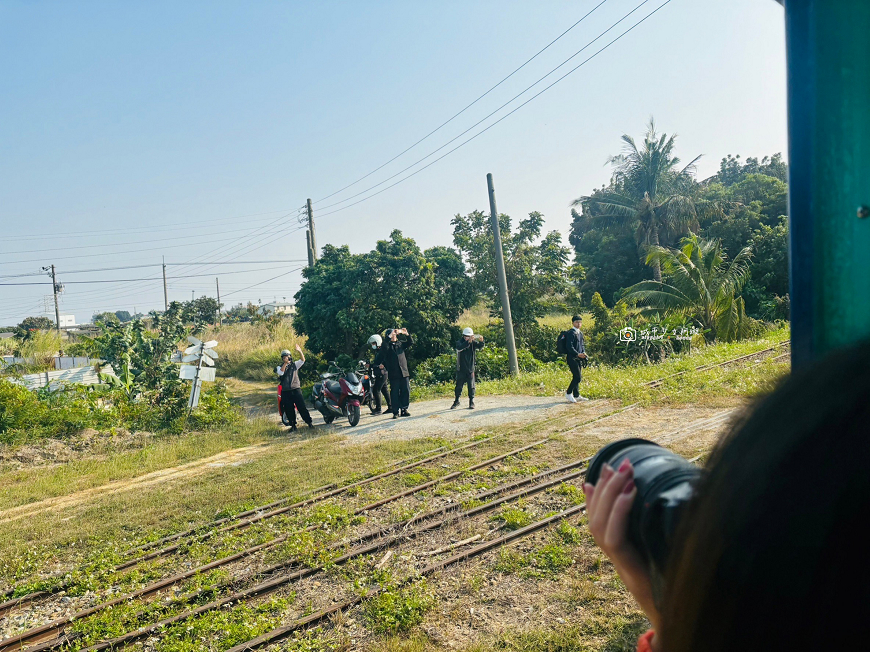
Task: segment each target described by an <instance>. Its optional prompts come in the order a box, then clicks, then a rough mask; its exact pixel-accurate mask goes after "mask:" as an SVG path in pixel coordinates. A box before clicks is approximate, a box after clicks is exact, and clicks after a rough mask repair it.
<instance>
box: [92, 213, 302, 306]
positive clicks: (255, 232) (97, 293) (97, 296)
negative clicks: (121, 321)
mask: <svg viewBox="0 0 870 652" xmlns="http://www.w3.org/2000/svg"><path fill="white" fill-rule="evenodd" d="M289 215H290V214H287V215H282V216H281V217H279V218H278V219H277V220H274V221H272V222H271V223H269V224H267V225H265V226H261V227H258V228H256V229H254V230H253V232H251V233H249V234H248V235H246V236H244V237H242V238H241V240H239V239H236V238H234V239H233V240H234V242H235V243H236V244H235V245H229V244H227V245H223V246H221V247H218V248H217V249H216V250H213V251H210V252H206V253H205V254H201V255H199V256H197V257H195V258H193V259H191V260H190V261H188V262H187V263H178V264H177V265H179V266H180V267H181V268H182V269H183V268H184V267H187V266H188V265H192V264H194V263H196V264H202V263H200V262H198V261H199V259H202V258H204V257H207V256H214V255H216V254H218V253H219V252H221V251H222V250H224V249H227V248H229V251H228V252H227V253H232V252H233V251H235V250H237V249H238V248H239V247H240V246H241V247H244V246H245V245H244V244H241V243H244V242H245V241H246V240H249V239H251V238H256V237H257V236H258V235H261V234H260V233H258V232H262V231H263V230H264V229H269V228H270V227H274V226H276V225H278V222H283V221H284V219H285V218H286V217H288V216H289ZM277 228H283V224H281V225H278V226H277ZM273 234H274V231H270V232H269V233H268V234H267V237H272V236H273ZM211 262H217V261H205V263H211ZM139 289H143V285H142V283H138V284H137V285H134V286H132V287H129V288H126V289H125V290H124V291H122V292H120V293H118V292H109V293H108V294H106V293H104V292H102V291H95V292H83V293H78V296H79V297H84V296H85V295H87V294H90V295H92V300H98V299H101V300H102V299H105V300H108V299H115V298H118V297H123V296H126V295H127V294H129V293H130V292H132V291H135V290H139Z"/></svg>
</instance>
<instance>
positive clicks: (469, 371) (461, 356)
mask: <svg viewBox="0 0 870 652" xmlns="http://www.w3.org/2000/svg"><path fill="white" fill-rule="evenodd" d="M482 348H483V336H482V335H475V334H474V331H473V330H471V329H470V328H464V329H463V330H462V339H461V340H459V342H457V343H456V389H455V392H454V395H455V399H454V401H453V405H451V406H450V409H451V410H455V409H456V408H457V407H459V397H460V396H462V388H463V387H464V386H465V384H466V383H467V384H468V409H469V410H473V409H474V368H475V366H476V365H477V352H478V351H480V350H481V349H482Z"/></svg>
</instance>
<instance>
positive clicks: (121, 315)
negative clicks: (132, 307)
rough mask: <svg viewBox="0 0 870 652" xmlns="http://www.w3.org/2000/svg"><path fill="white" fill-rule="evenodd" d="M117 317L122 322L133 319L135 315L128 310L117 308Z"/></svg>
mask: <svg viewBox="0 0 870 652" xmlns="http://www.w3.org/2000/svg"><path fill="white" fill-rule="evenodd" d="M115 317H117V318H118V320H119V321H121V322H125V321H133V315H131V314H130V312H129V311H127V310H116V311H115Z"/></svg>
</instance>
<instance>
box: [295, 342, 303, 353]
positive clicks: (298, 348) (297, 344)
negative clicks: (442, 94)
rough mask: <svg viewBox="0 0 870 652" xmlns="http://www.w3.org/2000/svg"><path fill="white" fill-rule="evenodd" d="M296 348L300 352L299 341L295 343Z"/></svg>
mask: <svg viewBox="0 0 870 652" xmlns="http://www.w3.org/2000/svg"><path fill="white" fill-rule="evenodd" d="M296 350H297V351H299V353H302V347H301V346H299V342H297V343H296Z"/></svg>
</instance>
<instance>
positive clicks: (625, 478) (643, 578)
mask: <svg viewBox="0 0 870 652" xmlns="http://www.w3.org/2000/svg"><path fill="white" fill-rule="evenodd" d="M583 491H584V492H585V493H586V514H587V516H588V517H589V531H590V532H591V533H592V537H593V538H594V539H595V543H596V544H598V547H599V548H601V550H602V551H604V554H606V555H607V556H608V557H609V558H610V561H612V562H613V565H614V566H615V567H616V572H617V573H619V576H620V577H621V578H622V581H623V582H624V583H625V586H626V588H627V589H628V590H629V591H630V592H631V594H632V595H633V596H634V597H635V599H636V600H637V602H638V604H640V607H641V609H643V610H644V612H645V613H646V615H647V618H649V620H650V622H651V623H652V625H653V629H656V630H658V628H659V622H660V616H659V612H658V609H657V608H656V606H655V602H654V601H653V593H652V582H651V581H650V576H649V573H648V572H647V569H646V565H645V564H644V562H643V559H642V558H641V556H640V553H638V551H637V550H636V549H635V547H634V546H633V545H632V544H631V542H629V540H628V515H629V513H630V512H631V506H632V504H633V503H634V499H635V497H636V496H637V487H635V485H634V468H632V466H631V462H629V461H628V459H626V460H625V461H623V463H622V464H621V465H620V466H619V469H617V470H615V471H614V470H613V468H612V467H611V466H610V465H608V464H605V465H604V468H603V469H602V470H601V475H600V477H599V478H598V483H597V484H596V485H595V486H593V485H591V484H589V483H588V482H587V483H586V484H585V485H583Z"/></svg>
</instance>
